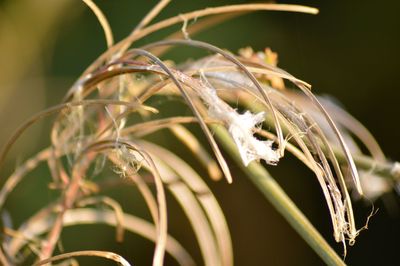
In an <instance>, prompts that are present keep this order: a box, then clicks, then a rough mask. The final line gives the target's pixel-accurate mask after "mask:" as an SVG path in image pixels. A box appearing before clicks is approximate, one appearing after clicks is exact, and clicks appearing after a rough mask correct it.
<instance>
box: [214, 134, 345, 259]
mask: <svg viewBox="0 0 400 266" xmlns="http://www.w3.org/2000/svg"><path fill="white" fill-rule="evenodd" d="M212 128H213V130H214V132H215V136H216V137H217V139H218V140H219V141H220V143H221V144H222V147H224V149H225V150H226V151H227V153H229V154H230V155H231V156H232V158H233V159H234V160H235V161H236V162H237V164H238V165H239V166H240V167H241V169H242V170H243V172H244V173H245V174H246V175H247V176H248V177H249V179H250V180H251V181H252V182H253V184H254V185H255V186H256V187H257V188H258V189H259V190H260V191H261V193H262V194H263V195H264V196H265V198H267V199H268V200H269V201H270V203H271V204H272V205H273V206H274V207H275V209H276V210H277V211H278V212H279V213H280V214H282V215H283V217H284V218H285V219H286V221H287V222H288V223H289V224H290V225H291V226H292V227H293V229H294V230H295V231H296V232H297V233H299V234H300V236H301V237H302V238H303V239H304V241H306V242H307V244H308V245H309V246H310V247H311V248H312V249H313V250H314V251H315V252H316V253H317V254H318V255H319V257H320V258H321V259H322V260H323V261H324V262H325V263H326V264H327V265H345V263H344V262H343V260H342V259H341V258H340V257H339V256H338V255H337V254H336V252H335V251H334V250H333V249H332V248H331V247H330V246H329V244H328V243H327V242H326V240H325V239H324V238H323V237H322V236H321V235H320V234H319V232H318V231H317V230H316V229H315V228H314V226H313V225H312V224H311V223H310V221H309V220H308V219H307V218H306V217H305V216H304V214H303V213H302V212H301V211H300V210H299V209H298V208H297V206H296V205H295V204H294V202H293V201H292V200H291V199H290V198H289V197H288V196H287V194H286V193H285V192H284V191H283V189H282V188H281V187H280V186H279V184H278V183H277V182H276V181H275V180H274V179H273V178H272V177H271V176H270V174H269V173H268V172H267V171H266V170H265V169H264V168H263V167H262V166H261V165H260V164H258V163H254V162H253V163H250V164H249V166H248V167H245V166H244V165H243V163H242V161H241V159H240V155H239V153H238V152H237V149H236V147H235V144H234V143H233V141H232V140H231V138H230V136H229V134H228V133H227V132H226V130H225V129H224V128H222V127H220V126H212Z"/></svg>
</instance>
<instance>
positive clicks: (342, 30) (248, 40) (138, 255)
mask: <svg viewBox="0 0 400 266" xmlns="http://www.w3.org/2000/svg"><path fill="white" fill-rule="evenodd" d="M245 2H246V1H222V0H221V1H220V0H218V1H204V0H202V1H198V0H193V1H181V0H180V1H173V2H172V3H171V4H170V5H169V6H168V7H167V8H166V9H165V11H164V12H163V13H162V14H161V15H160V17H159V18H157V20H158V19H161V18H166V17H170V16H172V15H176V14H178V13H184V12H187V11H190V10H194V9H196V8H203V7H206V6H217V5H223V4H227V3H245ZM283 2H285V3H297V4H305V5H310V6H314V7H317V8H319V9H320V14H318V15H316V16H313V15H305V14H294V13H284V12H257V13H252V14H248V15H245V16H243V17H239V18H236V19H234V20H232V21H228V22H225V23H224V24H221V25H218V26H215V27H214V28H212V29H210V30H208V31H206V32H204V33H201V34H199V35H196V36H192V38H193V39H199V40H203V41H208V42H210V43H212V44H215V45H217V46H219V47H222V48H227V49H229V50H231V51H237V50H238V49H239V48H241V47H245V46H252V47H253V48H254V50H262V49H264V48H265V47H271V48H272V49H273V50H274V51H276V52H278V53H279V66H280V67H281V68H283V69H285V70H287V71H288V72H290V73H291V74H293V75H295V76H296V77H298V78H300V79H303V80H305V81H307V82H309V83H311V84H312V85H313V90H314V92H315V93H317V94H328V95H331V96H333V97H334V98H336V99H337V100H338V101H340V102H341V103H342V104H343V106H345V108H346V109H347V110H348V111H349V112H350V113H351V114H353V115H354V116H355V117H356V118H358V119H359V120H360V121H361V122H362V123H363V124H364V125H366V127H367V128H369V129H370V131H371V132H372V133H373V134H374V136H375V137H376V139H377V140H378V142H379V143H380V144H381V146H382V149H383V150H384V152H385V153H386V155H387V156H388V157H389V158H391V159H393V160H399V159H400V150H399V148H398V147H399V144H398V140H399V133H398V129H399V125H398V121H399V119H398V115H399V113H400V112H399V111H398V106H399V95H400V86H399V83H398V73H397V72H398V70H399V59H400V57H399V51H398V47H400V19H399V10H400V3H399V2H398V1H394V0H392V1H381V2H379V1H321V2H313V1H291V2H289V1H280V3H283ZM96 3H98V5H99V6H100V7H101V8H102V10H103V11H104V13H105V14H106V16H107V17H108V18H109V21H110V24H111V26H112V28H113V31H114V37H115V39H116V40H120V39H121V38H123V37H124V36H126V35H127V34H128V33H129V32H130V31H131V29H132V28H133V27H134V26H135V25H136V23H138V22H139V20H140V19H141V18H142V17H143V16H144V14H145V13H146V12H147V11H148V10H149V9H150V8H151V6H153V5H155V3H156V1H144V0H141V1H127V0H126V1H122V0H120V1H105V0H103V1H96ZM51 8H54V11H51V10H52V9H51ZM46 10H47V12H46ZM51 12H53V14H56V15H54V17H52V18H48V16H47V15H46V14H47V13H51ZM50 17H51V16H50ZM0 19H1V22H0V30H2V31H0V33H1V35H0V48H1V49H0V50H1V52H0V56H1V57H2V58H3V60H0V70H1V72H0V81H1V84H0V86H1V88H2V89H1V90H0V100H1V101H0V104H1V105H0V111H1V114H0V119H1V120H0V121H2V125H3V127H4V128H3V129H2V132H1V134H0V137H1V142H2V143H3V142H4V141H5V138H6V136H9V134H10V133H11V132H12V131H13V130H14V129H15V128H16V127H17V125H19V124H20V123H21V122H22V121H23V120H24V119H26V118H27V117H29V115H30V114H32V113H34V112H37V111H39V110H41V109H43V108H44V107H46V106H47V107H48V106H51V105H53V104H56V103H58V102H60V101H61V98H62V96H63V95H64V94H65V93H66V91H67V89H68V87H69V86H70V85H71V84H72V83H73V82H74V80H76V79H77V78H78V77H79V75H80V73H82V71H84V69H85V68H86V67H87V66H88V65H89V64H90V63H91V62H92V61H93V60H94V59H96V58H97V57H98V56H99V55H100V54H101V53H102V52H103V51H104V50H105V49H106V47H105V41H104V37H103V33H102V30H101V28H100V26H99V25H98V23H97V21H96V19H95V17H94V16H93V14H92V13H91V11H90V10H88V9H87V8H86V7H85V6H84V5H83V3H81V2H80V1H75V2H73V1H70V2H68V1H60V2H59V6H52V4H51V1H48V0H46V1H34V0H19V1H16V0H13V1H0ZM5 22H7V23H5ZM45 23H49V24H51V25H52V26H48V28H47V24H45ZM179 27H180V26H178V27H176V28H174V29H175V30H177V29H179ZM43 28H46V30H45V31H44V32H43V33H37V34H36V32H40V30H41V29H43ZM163 36H165V35H161V36H155V37H151V36H150V37H146V38H145V39H144V40H143V41H142V42H141V44H143V43H146V42H150V41H154V40H156V39H157V38H158V37H163ZM13 38H14V39H16V40H19V41H18V42H16V43H17V44H15V45H13V43H11V45H10V44H7V43H8V40H11V39H13ZM6 39H7V40H6ZM14 39H13V40H14ZM4 43H5V44H4ZM1 45H3V46H1ZM36 46H37V47H36ZM32 47H33V48H32ZM35 47H36V48H35ZM30 49H32V50H34V51H33V52H29V51H30ZM35 49H36V50H35ZM196 55H197V54H195V53H194V54H182V53H180V54H179V53H175V54H174V53H172V54H171V57H172V56H174V57H172V58H179V59H184V58H190V57H195V56H196ZM10 69H11V70H13V69H14V70H15V71H17V74H16V77H13V76H12V75H11V74H8V73H9V72H7V71H10ZM12 73H14V72H12ZM10 80H11V81H10ZM2 84H3V85H2ZM45 129H46V124H45V123H44V124H43V125H41V126H37V127H34V128H33V129H32V130H31V131H30V134H29V137H26V138H23V139H21V143H22V144H19V145H20V146H21V147H19V146H18V147H17V148H16V149H15V150H14V151H13V153H12V154H11V156H10V158H9V161H8V167H9V168H12V167H13V165H15V164H16V163H15V162H18V160H19V161H21V160H23V159H24V158H26V157H27V156H28V155H29V154H33V153H34V151H35V150H36V151H38V150H39V149H40V147H44V146H45V145H46V143H47V141H48V140H47V139H48V137H47V136H48V133H47V131H46V130H45ZM32 138H33V139H35V141H33V142H32ZM268 170H270V171H271V173H272V174H273V176H274V177H275V178H276V179H277V180H278V182H279V183H280V184H281V185H282V187H283V188H284V189H285V191H287V193H288V195H289V196H290V197H291V198H292V199H293V200H294V202H296V204H298V206H299V207H300V209H301V210H303V211H304V213H305V214H306V216H307V217H308V218H309V219H310V220H311V221H312V222H313V223H314V225H315V226H316V227H317V228H318V229H319V230H320V231H321V233H322V234H323V236H324V237H325V238H326V239H327V240H328V242H329V243H331V244H332V246H333V247H334V248H335V249H336V250H337V251H338V253H339V254H341V253H342V251H343V250H342V247H341V245H340V244H337V243H335V242H334V240H333V236H332V230H331V224H330V219H329V217H328V212H327V209H326V205H325V202H324V199H323V197H322V193H321V190H320V188H319V187H318V183H317V182H316V180H315V178H314V176H313V175H312V173H311V172H309V171H307V169H305V167H303V166H302V165H301V164H300V163H298V162H296V161H295V160H293V158H290V156H288V157H287V158H285V159H284V160H283V161H282V162H281V163H280V164H279V166H277V167H269V168H268ZM232 172H233V173H235V175H236V177H235V181H234V183H233V185H227V184H226V183H225V182H218V183H212V182H209V184H210V186H211V188H212V189H213V191H214V192H215V194H216V197H217V198H218V199H219V200H220V203H221V205H222V208H223V210H224V212H225V214H226V217H227V220H228V223H229V226H230V229H231V233H232V238H233V244H234V254H235V263H236V265H322V264H323V262H322V261H321V260H320V259H319V258H318V257H317V255H316V254H315V253H314V252H313V251H312V250H311V249H310V248H309V247H308V246H307V245H306V244H305V243H304V242H303V241H302V239H301V238H300V237H299V236H298V235H297V233H296V232H295V231H294V230H293V229H291V228H290V227H289V226H288V224H287V222H286V221H285V220H284V219H283V218H282V217H281V216H280V215H279V214H278V213H277V212H276V211H275V210H274V209H273V208H272V207H271V206H270V205H269V203H268V202H266V200H265V199H264V198H263V197H262V195H261V194H260V193H259V192H258V191H257V189H256V188H255V187H254V186H253V185H252V184H251V183H250V182H249V181H248V180H247V179H246V178H245V177H244V176H241V174H240V172H239V169H238V168H235V166H232ZM43 182H45V181H43ZM37 186H38V185H37ZM35 188H36V185H35V186H33V185H28V184H27V185H25V188H24V189H25V190H23V191H25V192H26V194H25V195H24V197H18V196H16V197H14V198H13V200H12V201H11V202H10V203H9V205H8V208H10V209H11V210H14V211H15V212H16V213H21V212H23V209H22V206H23V205H24V203H22V201H24V200H32V199H31V198H30V197H29V192H30V193H32V191H33V190H34V189H35ZM44 194H45V196H47V197H49V196H48V195H47V194H46V193H44ZM116 194H117V195H116V197H120V198H121V199H124V198H125V199H128V198H129V197H130V194H129V191H124V190H122V191H119V192H118V193H116ZM395 195H396V194H395V193H392V194H389V195H386V196H385V197H384V198H383V199H378V200H377V202H376V203H375V207H377V208H379V211H378V213H377V215H375V216H374V217H373V219H372V220H371V222H370V226H369V230H367V231H364V232H362V233H361V235H360V236H359V237H358V238H357V242H356V244H355V246H353V247H350V248H349V250H348V255H347V258H346V262H347V263H348V264H349V265H398V242H397V240H398V238H399V237H400V227H399V225H400V223H399V222H400V216H399V213H400V212H399V209H398V206H399V205H398V204H399V200H398V199H397V198H396V196H395ZM171 201H172V200H171ZM383 202H386V203H387V202H392V204H391V205H390V206H391V207H390V208H389V209H388V208H386V207H385V206H388V205H387V204H386V205H384V204H383ZM393 202H394V204H393ZM32 204H33V205H34V203H32ZM355 205H356V207H355V208H356V215H357V218H358V220H359V221H364V219H365V217H366V215H367V214H368V213H369V211H370V206H369V205H368V204H365V203H357V204H355ZM27 208H28V209H29V207H27ZM16 210H18V211H16ZM170 211H171V216H170V219H171V220H170V231H171V233H172V235H174V236H176V237H177V238H178V239H179V240H182V243H183V244H184V245H185V246H187V247H188V249H189V251H190V252H191V253H193V254H194V256H197V257H198V256H199V252H198V250H197V247H196V245H193V244H192V242H193V241H194V239H193V237H192V236H191V232H190V229H188V225H187V224H186V222H184V221H183V218H182V217H183V215H182V213H181V212H180V210H179V209H178V208H177V207H176V206H175V205H174V203H173V202H172V203H171V209H170ZM17 217H18V215H17ZM359 225H360V226H361V225H362V223H361V222H360V224H359ZM100 228H101V229H104V230H103V231H104V232H105V233H104V235H99V233H98V232H99V229H100ZM82 232H84V236H87V238H86V237H83V236H82V237H80V238H79V239H78V240H77V239H76V235H81V234H82ZM113 234H114V233H113V231H112V230H109V229H106V228H103V227H101V226H99V227H94V228H93V227H92V228H90V227H87V228H85V229H84V230H83V231H82V229H78V228H72V229H68V230H66V234H65V235H66V239H65V243H63V244H64V246H65V248H66V249H67V250H76V249H78V248H86V249H88V248H97V249H110V250H114V251H117V252H120V253H121V255H124V256H126V257H127V258H130V259H131V260H132V261H133V262H134V264H135V265H147V264H148V263H149V261H148V260H147V258H150V257H151V254H152V245H151V244H150V243H149V242H146V241H142V240H141V239H138V238H137V239H136V238H132V239H128V240H127V243H126V245H118V244H114V242H113V237H114V236H113ZM68 235H69V236H71V235H72V237H68ZM93 235H96V236H97V238H96V240H95V241H93V239H90V236H93ZM130 241H131V242H130ZM142 260H144V261H142ZM82 262H86V261H84V260H82ZM100 262H101V263H103V261H99V263H100ZM169 263H172V261H171V260H170V259H168V260H167V264H169ZM83 264H85V263H83Z"/></svg>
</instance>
